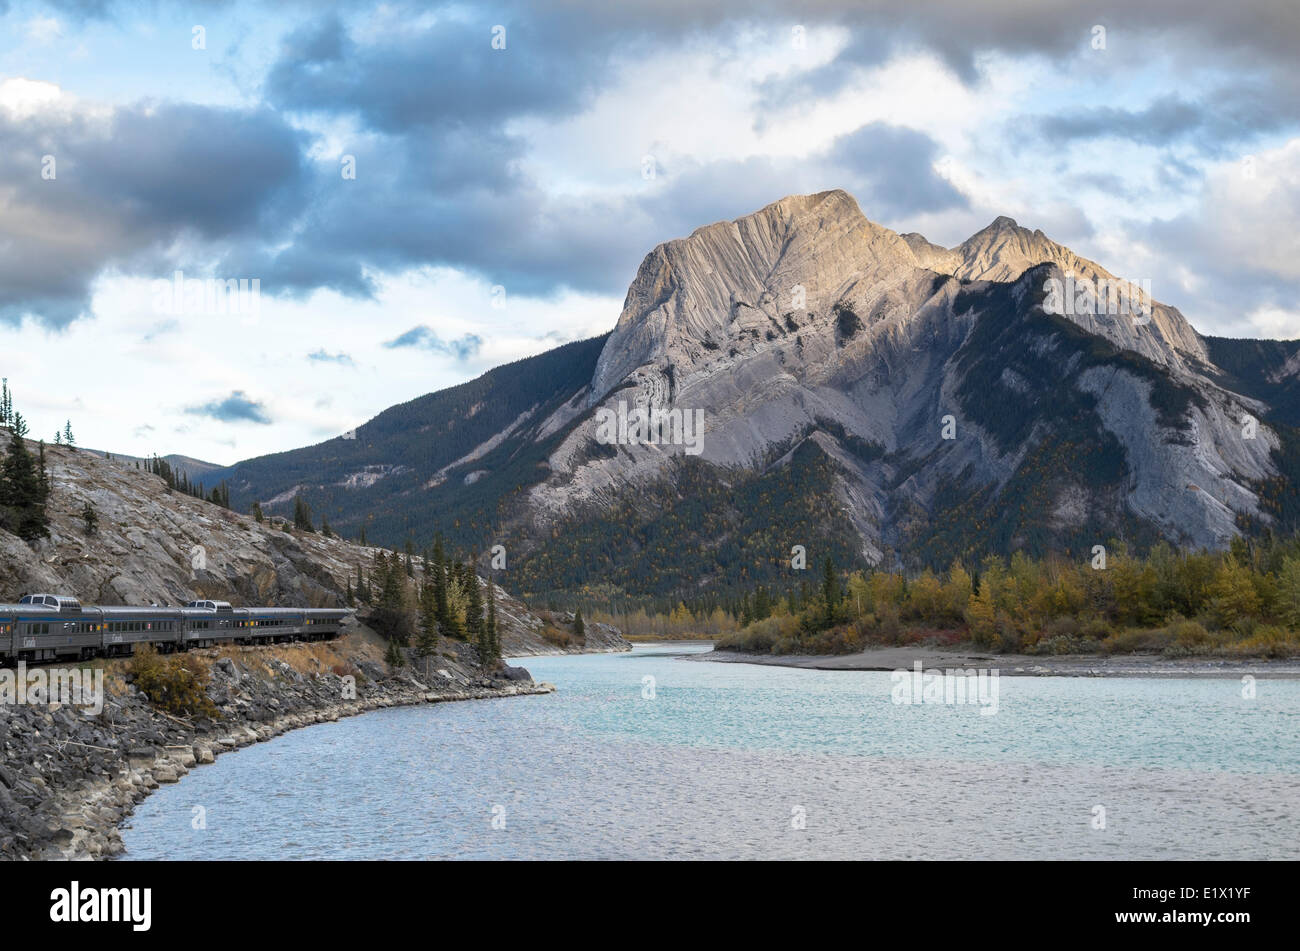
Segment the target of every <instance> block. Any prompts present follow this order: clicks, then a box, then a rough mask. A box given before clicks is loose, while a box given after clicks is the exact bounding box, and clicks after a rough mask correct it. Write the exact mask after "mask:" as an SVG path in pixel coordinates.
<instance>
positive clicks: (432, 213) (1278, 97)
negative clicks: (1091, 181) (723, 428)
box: [0, 0, 1300, 326]
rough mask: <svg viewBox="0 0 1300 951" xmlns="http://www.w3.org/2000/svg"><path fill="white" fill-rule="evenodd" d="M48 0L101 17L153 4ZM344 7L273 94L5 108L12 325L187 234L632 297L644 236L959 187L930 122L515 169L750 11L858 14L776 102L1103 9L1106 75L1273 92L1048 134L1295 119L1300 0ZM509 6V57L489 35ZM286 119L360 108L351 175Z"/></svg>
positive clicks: (890, 215) (2, 260) (540, 2)
mask: <svg viewBox="0 0 1300 951" xmlns="http://www.w3.org/2000/svg"><path fill="white" fill-rule="evenodd" d="M56 6H57V7H58V8H59V9H61V10H63V11H64V12H68V13H70V14H76V13H80V14H82V15H87V16H96V15H109V16H111V15H114V14H116V13H117V12H118V10H119V9H120V8H125V7H130V8H131V9H136V8H137V5H135V4H123V5H117V4H107V3H93V2H83V3H65V4H59V5H56ZM333 8H334V9H337V10H338V11H339V12H338V13H337V14H335V13H331V12H330V9H331V7H329V6H327V5H325V4H321V5H312V4H305V3H300V4H297V5H294V6H291V7H290V9H291V10H295V11H304V12H309V13H310V14H311V15H310V17H303V19H304V20H306V21H307V22H309V23H310V24H311V25H309V26H305V27H302V28H300V29H298V30H295V31H294V32H292V33H291V34H289V35H288V36H287V37H286V39H285V40H284V42H283V44H282V49H281V50H280V53H279V55H278V57H277V58H276V60H275V61H274V62H273V63H272V64H271V65H270V67H269V69H268V70H267V72H266V74H265V77H264V81H263V85H262V94H263V97H264V99H265V101H266V103H267V105H268V107H269V108H268V109H265V110H242V111H239V110H218V109H212V108H207V107H199V106H177V105H162V106H158V107H156V108H150V107H148V106H143V105H140V106H133V107H128V108H125V109H121V110H119V111H118V113H117V115H116V117H115V118H114V119H113V120H112V123H111V128H105V127H101V126H96V125H95V124H93V123H91V122H90V121H89V120H84V119H82V120H63V121H60V120H56V119H52V118H45V119H32V120H24V121H21V122H19V121H13V120H3V119H0V180H3V181H5V182H11V181H12V182H17V183H18V184H17V185H16V186H15V197H14V198H13V200H12V201H11V202H10V204H9V206H8V208H7V209H6V214H5V216H4V217H3V218H0V320H7V321H11V322H12V321H14V320H17V319H21V317H22V316H24V315H29V314H30V315H33V316H36V317H37V318H38V319H41V320H43V321H44V322H46V323H48V324H50V325H53V326H61V325H64V324H66V323H67V322H68V321H70V320H72V319H74V318H75V317H76V316H77V315H79V314H80V313H82V312H83V311H84V309H85V306H86V303H87V300H88V295H89V288H90V285H91V283H92V282H93V280H94V278H95V277H96V276H98V275H99V274H101V273H103V272H104V271H106V270H109V269H111V268H114V267H117V268H121V269H123V270H126V271H128V272H130V271H134V272H136V273H140V272H142V271H143V272H145V273H150V269H152V272H151V273H150V276H159V275H165V274H166V273H167V272H168V270H169V269H170V266H171V264H172V263H175V264H177V265H184V264H187V263H189V262H185V261H175V262H173V261H172V259H171V257H169V256H168V250H167V249H169V248H171V247H172V246H173V244H174V242H176V241H177V239H178V238H183V237H189V236H194V237H197V238H198V239H200V240H201V241H202V242H205V243H206V244H205V247H204V248H203V250H204V251H205V252H210V253H212V254H217V255H220V254H222V253H223V252H224V255H225V256H224V258H223V262H222V265H221V268H222V272H223V273H224V274H225V275H230V276H248V277H258V278H260V279H261V281H262V290H263V293H267V294H271V295H274V294H282V293H293V294H306V293H310V292H311V291H313V290H316V289H319V288H330V289H334V290H336V291H338V292H341V293H344V294H349V295H354V296H367V295H373V294H374V292H375V286H374V277H372V275H374V274H377V273H378V274H382V273H383V272H385V271H393V270H400V269H403V268H407V267H412V266H424V265H445V266H451V267H457V268H461V269H464V270H466V271H468V272H471V273H473V274H476V275H479V276H482V277H484V278H485V279H487V280H489V281H490V282H492V283H500V284H503V285H505V286H506V287H507V289H508V291H509V292H510V293H511V294H526V295H548V294H553V293H555V292H557V291H558V290H560V289H561V288H563V287H565V286H568V287H573V288H576V289H579V290H590V291H599V292H604V293H618V292H621V291H622V290H623V288H624V287H625V286H626V284H627V281H628V280H630V278H631V277H632V275H633V274H634V272H635V267H636V263H637V262H638V261H639V260H640V257H641V256H642V255H643V254H644V253H645V252H646V251H647V250H648V249H649V248H650V247H652V246H653V245H654V244H656V243H658V242H660V241H663V240H667V239H669V238H672V237H677V236H680V235H682V234H686V233H689V231H691V230H693V229H694V228H695V227H697V226H698V225H700V224H702V223H705V222H707V221H710V220H718V219H721V218H734V217H737V216H739V215H741V214H745V213H748V212H750V211H753V210H756V209H757V208H759V207H761V206H762V205H764V204H767V203H768V202H770V201H772V200H775V199H777V198H779V197H781V196H783V195H786V194H790V193H793V192H808V191H818V190H821V189H824V188H831V187H844V188H846V189H848V190H849V191H850V192H852V193H853V194H854V195H855V196H856V197H857V198H858V199H859V201H860V204H861V206H862V208H863V210H864V212H865V213H866V214H867V215H868V216H869V217H872V218H875V219H877V220H880V219H883V220H884V221H885V223H891V221H892V222H895V223H898V222H902V221H905V219H906V217H907V216H908V215H909V214H911V213H918V212H920V213H924V212H932V211H936V210H943V209H947V208H959V207H962V206H963V205H964V199H963V198H962V196H960V195H959V194H958V193H957V192H956V191H955V190H954V189H953V188H952V187H951V186H950V185H949V184H948V183H947V182H944V181H943V180H942V179H939V178H938V177H936V176H934V175H933V174H932V172H931V170H930V166H931V164H932V162H933V161H934V158H935V156H936V151H935V147H934V144H933V142H932V141H931V140H929V139H928V138H927V137H925V136H924V135H922V134H920V133H916V132H911V131H908V130H904V129H897V128H892V127H889V126H883V125H880V124H875V125H873V126H869V127H866V128H864V129H862V130H859V131H858V132H855V133H853V134H851V135H848V136H845V137H844V138H842V139H840V140H838V141H837V142H836V143H834V145H833V146H832V147H831V148H830V149H829V150H827V151H826V152H825V153H823V154H820V155H815V156H812V157H810V158H809V159H807V160H804V161H793V160H781V159H751V160H748V161H744V162H736V161H722V162H716V163H712V164H690V163H688V162H686V161H685V160H683V164H682V167H681V168H677V169H665V170H664V174H663V175H662V179H661V180H660V181H659V182H657V183H655V184H654V186H653V187H648V188H647V189H646V190H645V192H644V193H642V194H635V193H634V194H631V195H628V196H624V197H602V198H591V199H576V198H572V197H556V196H553V195H551V194H549V193H547V191H546V190H545V189H544V188H543V186H542V185H540V184H539V183H538V182H536V181H534V180H532V179H531V178H529V176H528V175H527V174H526V173H525V172H524V171H522V169H523V168H524V162H525V161H526V159H527V158H528V143H527V142H526V141H525V140H523V139H522V138H520V136H519V134H518V133H517V132H512V131H511V123H512V121H515V120H519V119H539V118H540V119H543V120H561V119H563V118H565V117H568V116H572V115H574V114H577V113H580V112H581V111H582V110H583V109H584V108H585V107H586V105H587V104H588V103H589V102H590V101H591V99H592V97H593V95H594V94H595V93H596V91H598V90H599V89H600V88H602V86H603V85H604V84H606V83H608V82H610V81H611V80H612V78H613V76H614V75H615V73H614V71H615V70H616V69H617V68H619V65H620V64H627V63H635V62H637V61H639V60H651V59H653V58H654V57H655V56H657V55H660V54H662V53H663V51H664V50H665V49H667V48H670V47H672V46H675V45H676V44H678V43H680V42H682V41H683V40H684V39H691V40H699V39H704V38H708V39H709V40H710V41H713V42H716V43H717V44H718V47H719V50H720V51H722V50H726V49H730V45H729V44H730V42H731V38H734V37H735V36H736V35H738V32H739V30H740V28H742V27H743V28H745V29H748V30H750V31H758V32H759V33H760V34H761V33H762V32H763V31H765V30H766V31H769V32H770V35H771V37H772V38H773V40H774V41H777V42H781V43H785V42H789V39H790V36H791V28H792V26H795V25H799V26H802V27H804V29H805V30H806V31H807V32H809V33H814V31H816V30H819V29H825V28H829V27H837V28H844V29H846V30H847V31H848V37H849V39H848V42H847V44H846V45H845V47H844V48H843V50H842V51H841V52H840V53H839V55H838V56H836V57H835V59H834V60H833V61H832V62H831V63H830V64H828V65H827V66H825V67H822V68H819V69H815V70H812V71H810V72H804V73H795V74H793V76H792V77H791V78H790V79H781V80H774V81H771V82H769V83H766V84H764V85H763V86H762V87H761V89H760V93H761V97H762V99H761V101H762V102H763V103H764V104H765V105H764V108H775V107H781V108H789V107H795V106H798V105H800V104H806V103H808V102H809V100H810V97H815V96H822V95H826V94H829V93H833V92H835V91H836V90H837V89H839V88H841V87H842V86H843V84H844V83H845V82H847V81H848V80H849V79H850V78H852V76H853V75H854V74H855V72H856V71H857V70H859V69H861V68H862V67H864V66H870V65H874V64H876V63H879V62H882V61H883V60H884V59H885V58H886V57H888V56H889V55H890V54H891V53H893V52H896V51H898V50H900V49H905V48H906V49H928V50H932V51H934V52H935V53H937V54H938V55H939V56H941V57H942V58H943V59H944V60H945V61H946V62H947V63H949V64H950V65H951V66H952V68H953V69H954V70H955V71H956V72H957V73H958V74H959V75H960V76H962V77H963V78H964V79H966V80H967V81H972V82H973V81H975V80H976V79H977V78H978V69H977V63H978V59H979V56H980V55H981V54H983V53H986V52H990V51H997V52H1001V53H1004V54H1009V55H1027V54H1037V55H1042V56H1047V57H1053V58H1056V59H1058V60H1060V62H1061V64H1062V66H1063V68H1068V63H1069V62H1070V60H1069V59H1068V57H1070V56H1074V55H1076V54H1078V53H1079V52H1080V51H1083V50H1086V49H1087V46H1088V40H1089V39H1090V36H1091V33H1090V31H1091V28H1092V26H1093V25H1094V24H1103V25H1105V26H1106V27H1107V29H1108V44H1107V45H1108V52H1107V54H1106V56H1107V57H1110V58H1111V59H1106V58H1102V59H1099V60H1098V61H1097V65H1096V66H1095V68H1097V69H1107V68H1111V65H1110V64H1113V63H1118V62H1122V60H1121V57H1127V58H1128V59H1129V60H1130V61H1136V60H1140V59H1141V58H1143V57H1149V56H1151V55H1153V54H1155V53H1159V54H1160V55H1167V56H1170V57H1173V58H1175V59H1178V58H1179V57H1182V58H1183V61H1184V62H1187V63H1189V64H1191V66H1190V67H1189V68H1192V67H1194V68H1196V69H1205V70H1213V69H1218V70H1221V71H1236V72H1251V73H1252V74H1257V76H1258V82H1259V85H1256V86H1254V87H1249V88H1247V87H1243V88H1244V89H1245V90H1246V91H1245V92H1243V93H1242V94H1241V98H1239V99H1238V100H1236V103H1237V106H1239V107H1240V108H1236V107H1234V108H1226V107H1225V108H1223V109H1217V110H1215V109H1207V107H1205V106H1203V105H1198V104H1196V103H1194V102H1191V101H1189V100H1186V99H1182V98H1177V97H1168V98H1166V99H1163V100H1159V101H1157V103H1156V104H1154V105H1153V106H1151V107H1150V108H1149V109H1147V110H1145V111H1138V112H1135V113H1124V112H1123V111H1122V110H1114V109H1110V110H1109V111H1108V107H1106V106H1096V107H1093V108H1092V109H1091V110H1089V109H1083V110H1079V111H1077V113H1076V114H1074V115H1073V119H1074V124H1071V122H1070V121H1069V117H1067V119H1066V120H1064V122H1063V123H1062V122H1060V121H1057V122H1055V124H1053V120H1043V122H1044V123H1046V125H1044V126H1040V131H1047V132H1055V133H1057V134H1060V135H1062V136H1065V137H1067V138H1077V137H1081V136H1083V135H1087V134H1089V133H1087V132H1085V131H1080V129H1092V130H1094V131H1095V132H1096V134H1105V133H1104V132H1102V131H1097V130H1105V129H1108V128H1114V127H1120V128H1124V129H1127V130H1128V134H1130V135H1131V136H1139V137H1140V136H1145V137H1148V138H1149V139H1150V140H1152V141H1170V140H1172V139H1177V138H1189V137H1194V138H1196V140H1197V141H1198V142H1200V141H1201V140H1203V139H1214V140H1218V139H1223V140H1227V139H1228V138H1230V137H1231V136H1234V135H1244V134H1246V133H1248V132H1249V131H1250V130H1252V129H1266V128H1268V127H1269V125H1270V124H1271V123H1272V124H1276V123H1280V122H1282V121H1284V120H1285V119H1286V118H1287V117H1289V116H1290V115H1291V114H1292V113H1291V111H1290V109H1291V107H1290V105H1289V103H1290V100H1291V99H1293V98H1294V96H1293V93H1294V92H1295V90H1294V89H1293V88H1292V86H1291V84H1289V83H1281V82H1279V83H1277V84H1276V85H1275V86H1273V87H1270V85H1269V82H1270V81H1272V80H1274V79H1276V78H1277V77H1279V76H1283V75H1285V74H1287V73H1288V72H1289V71H1290V64H1291V62H1292V57H1293V55H1294V54H1293V50H1294V48H1295V46H1296V44H1297V41H1300V5H1297V4H1294V3H1290V2H1265V0H1256V2H1238V3H1233V4H1222V3H1219V2H1217V0H1148V2H1145V3H1141V4H1133V3H1132V0H1096V2H1094V3H1091V4H1089V5H1088V7H1087V8H1086V9H1083V10H1080V9H1078V8H1077V6H1076V5H1075V4H1073V3H1071V2H1069V0H1041V2H1037V3H1031V4H1025V3H1023V2H1012V0H1002V2H992V3H981V4H972V3H969V2H967V0H939V2H932V3H915V2H910V0H909V2H897V3H887V2H880V0H876V2H870V0H868V2H861V0H855V2H849V0H812V2H811V3H808V4H805V5H802V6H800V7H799V8H798V9H797V10H794V9H792V8H791V7H790V5H789V4H788V3H784V2H775V0H770V2H769V0H754V2H743V3H742V2H741V0H666V2H663V3H656V4H611V3H608V2H606V0H530V2H528V3H524V2H522V0H520V2H508V0H507V2H503V3H500V4H494V5H491V6H472V5H468V6H467V5H443V6H436V7H433V8H429V7H427V6H425V5H422V4H406V5H403V4H400V3H399V4H396V5H395V7H394V8H395V9H396V10H397V11H398V16H397V19H396V20H395V22H401V23H402V24H403V26H402V28H401V29H388V30H376V31H374V32H372V33H364V32H359V31H352V32H350V31H349V28H348V26H347V24H348V23H353V22H363V21H364V11H362V13H361V14H360V15H359V14H358V12H357V11H355V10H354V9H352V7H351V6H350V5H348V6H344V5H342V4H337V5H334V7H333ZM141 9H143V8H141ZM106 11H107V13H106ZM498 24H501V25H504V26H505V27H506V49H505V50H494V49H493V48H492V44H491V40H492V29H493V27H494V26H496V25H498ZM1155 41H1158V43H1159V45H1158V46H1153V45H1152V44H1153V42H1155ZM272 110H278V112H276V111H272ZM286 114H294V115H295V116H296V115H300V114H301V115H314V116H323V117H326V118H329V117H335V116H336V117H341V118H344V119H347V120H350V122H352V123H353V124H354V125H355V126H356V128H357V129H358V130H359V133H358V137H359V141H357V142H355V143H348V144H346V145H345V146H344V150H345V151H346V152H347V153H349V154H351V155H354V156H355V158H356V163H357V177H356V179H355V180H345V179H343V178H342V177H341V176H340V174H339V168H338V166H337V165H331V164H330V163H329V162H308V161H307V160H306V159H305V158H304V156H305V154H306V150H307V149H308V147H309V139H308V137H307V136H306V135H304V134H301V133H299V132H296V131H294V130H293V129H292V128H291V127H290V126H289V124H288V122H287V120H286V118H285V115H286ZM1207 117H1208V118H1207ZM761 119H762V116H760V120H761ZM46 153H53V154H55V155H56V157H57V158H58V162H59V166H58V167H59V178H58V180H57V182H44V181H42V180H41V179H40V177H39V162H40V157H41V156H42V155H43V154H46Z"/></svg>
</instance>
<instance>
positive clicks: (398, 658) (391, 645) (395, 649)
mask: <svg viewBox="0 0 1300 951" xmlns="http://www.w3.org/2000/svg"><path fill="white" fill-rule="evenodd" d="M384 660H385V661H386V662H387V663H388V665H389V666H390V667H405V666H406V654H405V653H403V651H402V648H401V646H400V645H399V644H398V643H397V641H395V640H392V641H389V642H388V650H387V651H386V652H385V653H384Z"/></svg>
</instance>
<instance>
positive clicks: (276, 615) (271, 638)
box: [245, 608, 307, 644]
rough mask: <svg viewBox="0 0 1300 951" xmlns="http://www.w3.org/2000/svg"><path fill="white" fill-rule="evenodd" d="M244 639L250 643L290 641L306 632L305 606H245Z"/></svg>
mask: <svg viewBox="0 0 1300 951" xmlns="http://www.w3.org/2000/svg"><path fill="white" fill-rule="evenodd" d="M246 610H247V611H248V622H249V623H248V627H247V628H246V631H247V633H246V635H245V639H246V640H247V641H248V642H249V643H252V644H276V643H279V642H280V641H291V640H296V639H297V638H299V637H301V636H303V635H305V634H306V633H307V624H306V620H307V616H306V611H307V609H306V608H246Z"/></svg>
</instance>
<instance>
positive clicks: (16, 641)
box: [0, 594, 103, 662]
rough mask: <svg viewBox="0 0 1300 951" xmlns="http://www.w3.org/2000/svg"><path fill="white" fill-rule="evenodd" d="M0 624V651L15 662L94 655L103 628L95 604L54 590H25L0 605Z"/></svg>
mask: <svg viewBox="0 0 1300 951" xmlns="http://www.w3.org/2000/svg"><path fill="white" fill-rule="evenodd" d="M0 627H3V628H4V630H3V632H0V655H2V656H4V658H5V659H6V660H9V661H14V662H16V661H32V662H35V661H43V660H58V659H60V658H63V659H74V660H83V659H85V658H87V657H93V656H94V655H95V654H97V653H98V652H99V646H100V637H101V636H102V631H103V627H102V615H101V613H100V610H99V609H98V608H95V607H87V608H83V607H82V606H81V602H79V601H78V600H77V599H76V598H69V597H65V596H63V595H55V594H28V595H24V596H23V597H22V598H20V599H19V600H18V603H17V604H14V605H4V606H3V607H0Z"/></svg>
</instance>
